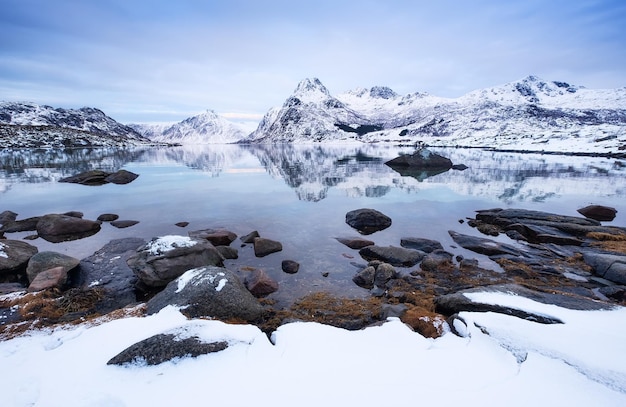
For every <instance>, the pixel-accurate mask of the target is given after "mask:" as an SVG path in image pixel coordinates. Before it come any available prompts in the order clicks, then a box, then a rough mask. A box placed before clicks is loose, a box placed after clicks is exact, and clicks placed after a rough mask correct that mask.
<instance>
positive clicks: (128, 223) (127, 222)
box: [111, 220, 139, 229]
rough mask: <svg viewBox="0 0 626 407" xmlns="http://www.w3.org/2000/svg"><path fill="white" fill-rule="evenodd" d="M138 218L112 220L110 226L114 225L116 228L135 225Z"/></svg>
mask: <svg viewBox="0 0 626 407" xmlns="http://www.w3.org/2000/svg"><path fill="white" fill-rule="evenodd" d="M138 223H139V221H138V220H114V221H112V222H111V226H113V227H116V228H118V229H124V228H129V227H131V226H135V225H136V224H138Z"/></svg>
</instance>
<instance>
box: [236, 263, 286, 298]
mask: <svg viewBox="0 0 626 407" xmlns="http://www.w3.org/2000/svg"><path fill="white" fill-rule="evenodd" d="M244 284H245V286H246V288H247V289H248V291H250V292H251V293H252V295H254V296H255V297H257V298H259V297H265V296H266V295H269V294H271V293H273V292H276V291H278V283H277V282H276V281H275V280H273V279H272V278H271V277H270V276H269V275H267V273H266V272H265V271H263V270H260V269H255V270H253V271H252V272H251V273H250V274H248V276H246V279H245V281H244Z"/></svg>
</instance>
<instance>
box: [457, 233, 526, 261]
mask: <svg viewBox="0 0 626 407" xmlns="http://www.w3.org/2000/svg"><path fill="white" fill-rule="evenodd" d="M448 234H450V237H452V240H454V241H455V242H456V243H457V244H458V245H459V246H461V247H462V248H464V249H467V250H471V251H473V252H476V253H480V254H484V255H487V256H495V255H503V254H508V255H513V256H521V255H522V253H521V252H520V251H519V250H518V249H517V248H515V247H513V246H511V245H507V244H504V243H499V242H496V241H494V240H491V239H485V238H482V237H476V236H469V235H463V234H461V233H457V232H455V231H452V230H449V231H448Z"/></svg>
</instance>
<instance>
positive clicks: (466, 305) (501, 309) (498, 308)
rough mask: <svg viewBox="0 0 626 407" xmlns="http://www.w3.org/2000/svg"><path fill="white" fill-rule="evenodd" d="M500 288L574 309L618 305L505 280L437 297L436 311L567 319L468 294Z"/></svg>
mask: <svg viewBox="0 0 626 407" xmlns="http://www.w3.org/2000/svg"><path fill="white" fill-rule="evenodd" d="M483 292H498V293H503V294H507V295H518V296H521V297H525V298H529V299H531V300H533V301H536V302H540V303H543V304H553V305H556V306H559V307H563V308H568V309H573V310H603V309H611V308H612V307H614V306H613V305H611V304H607V303H602V302H599V301H594V300H591V299H589V298H585V297H579V296H575V295H572V294H568V295H564V294H553V293H551V292H539V291H534V290H531V289H528V288H525V287H522V286H520V285H517V284H503V285H493V286H485V287H476V288H470V289H467V290H462V291H459V292H456V293H454V294H447V295H442V296H439V297H437V298H435V311H436V312H438V313H441V314H444V315H453V314H456V313H459V312H462V311H471V312H498V313H501V314H507V315H512V316H516V317H518V318H523V319H527V320H529V321H534V322H539V323H542V324H560V323H563V322H562V321H561V320H560V319H558V318H556V317H551V316H549V315H545V314H544V313H542V314H535V313H533V312H531V311H523V310H520V309H517V308H510V307H507V306H503V305H496V304H490V303H483V302H480V301H479V300H472V299H471V298H470V297H469V296H467V295H466V294H472V293H483Z"/></svg>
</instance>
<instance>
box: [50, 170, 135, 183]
mask: <svg viewBox="0 0 626 407" xmlns="http://www.w3.org/2000/svg"><path fill="white" fill-rule="evenodd" d="M138 176H139V175H137V174H134V173H132V172H130V171H126V170H119V171H117V172H114V173H110V172H106V171H101V170H91V171H85V172H81V173H80V174H76V175H72V176H70V177H66V178H62V179H60V180H59V182H68V183H72V184H81V185H104V184H108V183H113V184H128V183H130V182H132V181H134V180H135V179H136V178H137V177H138Z"/></svg>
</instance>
